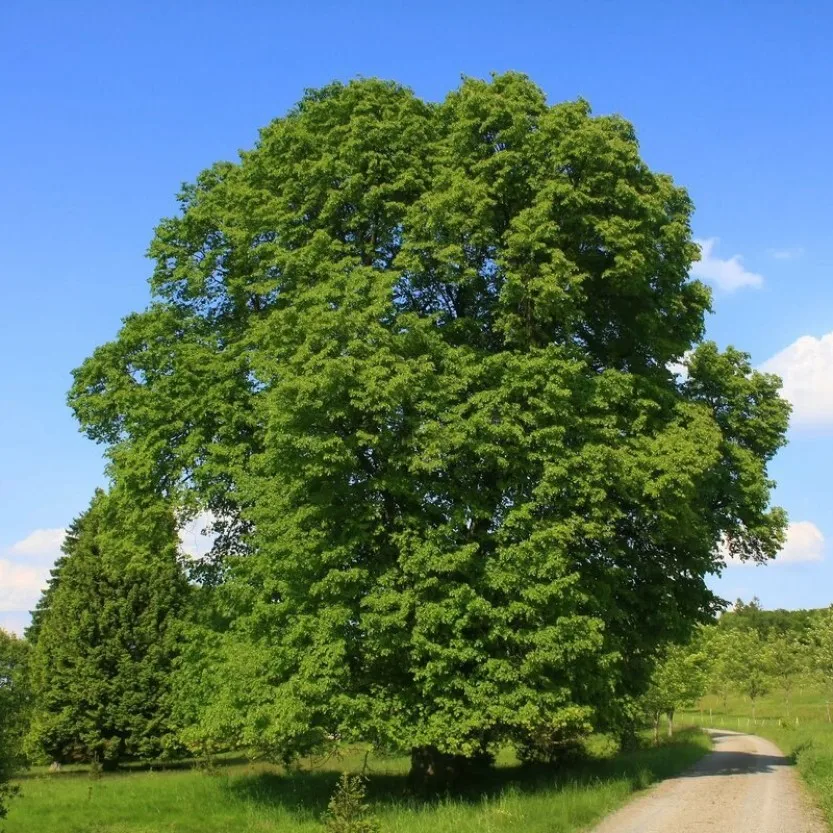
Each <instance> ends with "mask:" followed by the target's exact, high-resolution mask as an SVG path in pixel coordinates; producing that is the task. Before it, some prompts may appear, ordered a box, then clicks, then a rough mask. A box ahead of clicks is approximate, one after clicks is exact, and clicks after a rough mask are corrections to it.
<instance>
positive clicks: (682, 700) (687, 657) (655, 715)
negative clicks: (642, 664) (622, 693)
mask: <svg viewBox="0 0 833 833" xmlns="http://www.w3.org/2000/svg"><path fill="white" fill-rule="evenodd" d="M702 647H703V646H702V645H701V644H700V643H699V641H698V642H695V643H694V644H690V645H670V646H669V647H668V648H667V649H666V651H665V652H664V654H663V656H662V658H661V659H660V661H659V662H658V663H657V666H656V668H655V669H654V673H653V674H652V675H651V683H650V686H649V687H648V691H647V692H646V693H645V695H644V696H643V699H642V701H643V704H644V706H645V709H646V711H647V712H648V713H649V714H650V716H651V718H652V720H653V724H654V740H655V741H658V740H659V721H660V717H661V716H662V715H663V714H664V715H666V716H667V717H668V736H669V737H671V736H672V735H673V734H674V715H675V714H676V712H677V710H678V709H680V708H682V707H683V706H688V705H690V704H692V703H693V702H694V701H695V700H696V699H697V698H698V697H701V696H702V694H703V692H704V691H705V688H706V655H705V654H704V653H703V651H702Z"/></svg>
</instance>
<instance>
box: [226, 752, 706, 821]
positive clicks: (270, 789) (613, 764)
mask: <svg viewBox="0 0 833 833" xmlns="http://www.w3.org/2000/svg"><path fill="white" fill-rule="evenodd" d="M704 752H705V749H704V747H703V745H702V743H697V742H696V740H695V739H694V738H692V737H690V736H689V737H687V738H686V737H682V738H679V739H678V740H676V741H675V742H674V743H672V744H663V745H661V746H659V747H646V748H641V749H637V750H634V751H633V752H627V753H621V754H619V755H616V756H613V757H611V758H602V759H599V758H590V757H587V758H578V759H575V760H572V761H570V762H569V763H564V764H562V765H505V766H497V767H495V768H493V769H491V770H488V771H487V772H485V773H480V774H478V775H477V776H476V777H473V778H472V779H470V780H467V781H463V782H461V783H457V784H455V785H454V786H453V787H446V788H444V789H442V790H439V791H435V792H433V793H425V792H422V791H419V790H415V789H414V788H413V785H412V782H411V781H410V780H409V778H408V776H407V775H405V774H391V773H374V772H373V771H372V768H371V769H370V771H369V772H368V773H367V776H368V789H367V797H368V802H369V803H370V804H371V805H372V806H373V807H375V808H376V809H377V810H384V809H385V808H387V807H389V806H393V805H395V806H400V807H401V806H402V805H407V806H409V807H411V808H413V809H417V810H419V809H430V808H431V807H432V806H435V805H436V804H438V803H442V802H446V801H449V800H452V801H458V802H461V803H465V804H479V803H481V802H482V801H483V800H488V799H491V798H496V797H497V796H499V795H501V794H502V793H504V792H506V791H508V790H511V791H513V792H516V793H521V794H526V795H533V794H538V793H546V792H549V793H557V792H559V791H560V790H562V789H565V788H575V787H581V786H589V785H591V784H592V785H599V784H602V783H604V782H607V781H621V780H626V781H627V782H628V784H629V787H630V789H631V790H636V789H642V788H644V787H647V786H650V785H651V784H652V783H654V782H655V781H658V780H660V779H662V778H664V777H668V776H670V775H674V774H676V773H678V772H680V771H681V770H683V769H685V768H686V767H687V766H689V765H691V764H693V763H694V762H695V761H696V760H697V759H698V758H700V757H701V756H702V755H703V754H704ZM348 769H349V768H348ZM338 778H339V772H338V771H335V770H330V771H321V770H317V771H294V772H287V773H277V772H260V773H256V774H252V775H246V776H240V777H235V778H231V779H229V781H228V782H227V786H226V788H227V789H228V790H229V792H230V793H231V794H232V795H233V797H234V798H235V799H236V800H239V801H243V802H246V803H254V804H257V805H259V806H267V807H271V808H274V809H281V810H283V811H285V812H288V813H290V814H292V815H294V816H298V817H304V818H309V817H318V816H320V814H321V813H323V812H324V811H325V810H326V808H327V804H328V802H329V800H330V797H331V795H332V793H333V790H334V789H335V786H336V782H337V781H338Z"/></svg>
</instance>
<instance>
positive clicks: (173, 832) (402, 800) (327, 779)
mask: <svg viewBox="0 0 833 833" xmlns="http://www.w3.org/2000/svg"><path fill="white" fill-rule="evenodd" d="M593 740H594V743H593V744H592V746H593V749H592V753H591V757H590V758H589V759H587V760H583V761H581V762H576V763H574V765H573V766H571V767H570V768H569V769H566V770H558V771H553V770H552V769H551V768H546V769H530V768H529V767H519V766H517V765H515V763H514V762H513V761H512V760H511V759H507V758H505V757H501V759H500V760H499V761H498V764H497V766H496V767H495V769H494V770H493V771H492V772H490V773H488V774H487V775H486V776H485V777H484V778H483V779H478V781H477V782H476V783H474V784H472V785H471V786H470V790H469V791H468V792H465V793H462V794H458V793H451V794H448V795H446V796H444V797H443V798H442V800H439V801H438V800H436V798H420V797H417V796H412V795H411V796H409V795H408V793H407V789H406V787H407V783H408V778H407V769H408V763H409V762H408V758H407V757H406V756H402V757H398V758H391V757H387V756H385V757H379V756H376V755H372V754H371V755H370V756H369V757H368V756H367V754H366V751H365V750H364V749H359V750H355V751H348V750H342V754H341V755H339V756H338V757H336V758H334V759H331V760H328V761H325V762H322V761H321V760H319V759H315V760H306V761H301V762H300V765H301V766H300V768H292V769H290V770H284V769H282V768H280V767H277V766H271V765H268V764H253V765H252V764H235V765H232V766H226V765H223V766H221V767H220V768H218V770H217V771H216V772H215V774H213V775H211V776H206V775H205V774H203V773H201V772H198V771H193V770H191V771H181V770H178V771H168V772H165V771H154V772H136V773H132V772H131V773H128V772H127V771H125V772H124V773H119V774H113V775H106V776H104V777H103V778H101V779H99V780H95V781H91V780H90V779H89V778H87V777H83V775H79V774H78V773H71V772H64V773H60V774H57V775H52V776H46V777H37V778H32V779H28V780H27V781H26V782H25V784H24V790H25V800H23V801H19V802H15V803H14V805H13V808H12V811H11V814H10V818H9V822H10V826H11V830H12V831H13V833H55V831H61V833H92V831H95V833H159V831H160V830H165V831H167V833H229V831H235V833H323V831H324V829H325V828H324V824H323V821H324V818H325V815H326V811H327V804H328V799H329V797H330V796H331V795H332V793H333V790H334V788H335V786H336V783H337V781H338V777H339V772H345V771H346V772H349V773H359V772H365V771H366V772H367V773H368V774H369V776H370V779H369V784H368V798H367V803H368V804H369V805H370V811H371V813H372V814H373V815H374V816H376V817H377V818H378V820H379V822H380V827H381V830H382V831H383V833H393V831H397V833H483V831H492V832H493V833H499V832H501V833H502V832H503V831H505V833H510V832H511V833H514V832H515V831H518V830H523V831H524V833H573V832H574V831H579V830H586V829H587V828H588V827H589V826H591V825H592V824H593V823H594V822H596V821H597V820H599V819H600V818H601V817H602V816H604V815H605V814H606V813H608V812H610V811H612V810H614V809H616V808H617V807H618V806H619V805H620V804H622V803H623V802H624V801H626V800H627V799H628V798H629V797H630V796H631V795H632V794H633V793H634V791H635V790H638V789H642V788H644V787H646V786H648V785H649V784H651V783H652V782H654V781H655V780H657V779H660V778H665V777H668V776H671V775H674V774H676V773H678V772H680V771H681V770H683V769H684V768H685V767H686V766H689V765H690V764H691V763H693V762H694V761H695V760H696V759H697V758H698V757H700V756H701V755H702V754H703V753H704V752H705V751H706V749H707V748H708V741H707V739H706V737H705V736H704V735H701V734H692V733H688V734H685V735H682V736H680V737H678V738H675V740H674V742H673V743H664V744H663V745H661V746H658V747H652V748H641V749H639V750H637V751H634V752H630V753H627V754H614V749H613V748H611V746H610V745H609V744H601V743H596V742H595V741H596V739H595V738H594V739H593Z"/></svg>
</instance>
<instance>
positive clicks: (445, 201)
mask: <svg viewBox="0 0 833 833" xmlns="http://www.w3.org/2000/svg"><path fill="white" fill-rule="evenodd" d="M180 200H181V212H180V213H179V214H178V216H176V217H172V218H169V219H166V220H163V221H162V222H161V224H160V225H159V227H158V228H157V230H156V234H155V237H154V239H153V241H152V243H151V246H150V256H151V257H152V258H153V259H154V260H155V263H156V266H155V270H154V273H153V276H152V278H151V292H152V301H151V304H150V306H149V307H148V308H147V310H145V311H144V312H141V313H138V314H134V315H131V316H129V317H128V318H127V319H126V320H125V322H124V325H123V327H122V330H121V332H120V333H119V335H118V337H117V339H116V340H115V341H113V342H110V343H108V344H105V345H104V346H102V347H100V348H98V349H97V350H96V351H95V353H94V354H93V355H92V356H91V357H90V358H89V359H88V360H87V361H86V362H85V363H84V364H83V365H82V366H81V367H80V368H79V369H78V370H77V371H76V372H75V381H74V386H73V388H72V391H71V393H70V403H71V405H72V407H73V409H74V411H75V413H76V415H77V417H78V419H79V420H80V422H81V425H82V426H83V428H84V430H85V431H86V432H87V433H88V435H89V436H90V437H92V438H93V439H95V440H98V441H99V442H103V443H104V444H106V446H107V453H108V455H109V459H110V461H111V463H110V471H111V474H112V476H113V478H114V480H115V482H116V483H117V484H119V486H120V488H123V489H125V490H127V491H128V492H131V493H135V494H156V495H161V496H163V497H164V498H165V499H166V500H168V501H171V502H173V503H174V504H175V505H177V506H179V507H183V511H193V512H196V511H198V510H208V511H211V512H213V513H214V516H215V518H216V519H217V523H218V529H219V530H220V533H221V534H220V535H219V537H218V540H217V544H216V545H215V552H214V556H213V558H212V559H211V560H210V562H209V564H208V565H207V567H211V568H213V569H211V570H206V571H204V573H203V576H204V577H205V578H210V579H211V582H212V583H214V584H216V585H218V587H217V591H216V593H215V594H213V598H214V600H215V604H216V615H215V616H213V617H211V618H210V619H209V621H208V622H207V623H206V624H205V625H204V626H202V627H203V633H202V634H201V635H200V636H199V637H196V638H195V639H194V640H193V642H192V644H191V646H190V647H189V648H188V650H189V651H191V652H192V655H191V660H192V661H193V664H192V666H191V667H192V668H199V669H202V670H201V671H200V672H199V673H197V672H194V674H193V675H192V676H191V677H190V678H189V680H188V681H187V685H186V688H188V690H190V691H192V692H194V696H195V697H196V698H197V699H198V700H199V701H200V706H199V708H198V709H196V710H195V712H194V714H195V715H196V718H195V719H196V720H197V721H198V723H199V725H200V727H201V729H200V730H201V731H203V732H204V733H205V735H206V736H208V737H223V736H226V737H234V738H235V739H238V740H239V739H241V738H242V739H243V740H244V741H247V742H249V743H251V744H252V745H255V746H257V747H259V748H261V749H265V750H267V751H271V752H272V753H274V754H276V755H281V756H291V755H292V754H295V753H296V752H298V751H300V750H302V749H304V748H309V747H311V746H314V745H316V744H317V743H320V742H321V741H322V739H323V738H325V737H329V736H333V735H335V736H339V737H362V738H364V739H369V740H372V741H374V742H377V743H379V744H383V745H389V746H396V747H398V748H403V747H405V748H407V747H411V748H416V749H435V750H438V751H440V752H442V753H446V754H457V755H466V756H472V755H475V754H478V753H480V752H482V751H483V750H484V748H487V747H488V746H489V745H490V744H492V743H493V742H496V741H498V740H500V739H505V738H507V737H509V738H513V737H527V736H529V735H530V733H536V732H541V731H542V730H543V731H544V732H555V733H559V732H563V731H567V730H571V731H581V730H582V729H583V727H586V726H588V725H590V724H594V725H599V724H600V723H603V722H604V721H612V720H614V719H615V716H616V712H617V704H620V703H622V702H624V700H625V699H626V698H627V697H628V696H629V695H631V694H636V693H638V692H639V691H641V690H642V689H643V687H644V686H645V684H646V682H647V678H648V676H649V674H650V670H651V664H652V659H653V656H654V654H655V652H656V650H657V649H658V647H659V646H661V644H662V643H664V642H665V641H667V640H670V639H684V638H685V637H686V635H687V634H688V632H689V631H690V629H691V627H692V625H693V624H694V623H695V622H697V621H700V620H704V619H706V618H708V617H709V616H710V615H711V614H712V613H713V612H714V611H715V609H716V608H717V606H718V600H717V599H716V598H715V597H714V596H713V594H712V593H711V592H710V591H709V590H708V588H707V586H706V584H705V580H704V579H705V577H706V575H707V574H709V573H711V572H715V571H719V570H720V568H721V563H722V562H721V556H720V554H719V553H720V545H721V543H723V544H725V545H726V546H728V548H729V550H730V552H731V553H732V554H734V555H737V556H739V557H742V558H753V559H757V560H764V559H766V558H768V557H771V556H773V555H774V554H775V553H776V552H777V551H778V549H779V547H780V545H781V543H782V541H783V534H784V527H785V516H784V513H783V512H782V511H781V510H779V509H773V508H771V507H770V505H769V498H770V489H771V486H772V483H771V481H770V480H769V479H768V475H767V463H768V461H769V460H770V459H771V457H772V456H773V454H774V453H775V452H776V450H777V449H778V448H779V447H780V446H781V445H782V444H783V442H784V436H785V431H786V426H787V420H788V406H787V404H786V403H785V402H784V401H783V400H782V399H781V398H780V397H779V395H778V390H779V381H778V380H777V379H776V378H775V377H773V376H770V375H766V374H761V373H759V372H757V371H754V370H753V369H752V367H751V366H750V362H749V358H748V356H747V355H746V354H744V353H742V352H740V351H738V350H735V349H728V350H726V351H724V352H721V351H719V350H718V349H717V347H716V346H715V345H714V344H711V343H701V340H702V338H703V333H704V316H705V314H706V313H707V312H708V311H709V308H710V296H709V292H708V290H707V289H706V287H705V286H704V285H702V284H701V283H700V282H698V281H696V280H692V279H691V278H690V277H689V269H690V267H691V264H692V262H693V261H694V260H695V259H696V258H697V256H698V249H697V246H696V245H695V244H694V242H693V241H692V237H691V230H690V215H691V211H692V205H691V202H690V200H689V197H688V195H687V194H686V192H685V191H684V190H683V189H682V188H680V187H678V186H677V185H675V184H674V182H673V181H672V179H671V178H670V177H669V176H666V175H663V174H658V173H655V172H653V171H651V170H650V169H649V168H648V166H647V165H646V164H645V163H644V161H643V160H642V159H641V158H640V155H639V148H638V143H637V140H636V136H635V133H634V129H633V127H632V126H631V125H630V124H629V123H628V122H627V121H625V120H624V119H622V118H619V117H616V116H603V117H597V116H594V115H593V114H592V113H591V110H590V107H589V105H588V104H587V103H586V102H584V101H581V100H579V101H574V102H567V103H562V104H556V105H554V106H550V105H548V103H547V101H546V99H545V96H544V94H543V92H542V91H541V90H540V89H539V88H538V87H536V86H535V85H534V84H533V83H532V82H531V81H530V80H529V79H528V78H526V77H525V76H523V75H519V74H515V73H509V74H506V75H499V76H495V77H493V78H492V79H491V81H479V80H474V79H466V80H464V81H463V83H462V85H461V86H460V88H459V89H457V90H455V91H453V92H451V93H450V94H449V95H448V96H447V98H446V99H445V100H444V101H443V102H441V103H439V104H433V103H426V102H423V101H421V100H420V99H418V98H417V97H416V96H415V95H414V94H413V93H412V92H411V91H410V90H408V89H406V88H404V87H402V86H400V85H398V84H395V83H389V82H384V81H380V80H374V79H369V80H360V81H353V82H351V83H349V84H333V85H330V86H328V87H325V88H323V89H320V90H311V91H308V92H307V93H306V94H305V95H304V97H303V99H302V100H301V101H300V103H299V104H298V105H297V106H296V107H295V108H294V109H293V110H292V111H291V112H290V113H288V114H287V115H286V116H285V117H283V118H279V119H276V120H275V121H274V122H272V123H271V124H270V125H269V126H268V127H266V128H265V129H264V130H262V131H261V134H260V138H259V140H258V142H257V144H256V146H255V147H254V148H253V149H252V150H250V151H246V152H244V153H242V154H241V156H240V159H239V161H237V162H222V163H218V164H216V165H214V166H213V167H212V168H210V169H208V170H206V171H204V172H203V173H202V174H200V176H199V177H198V178H197V180H196V182H195V183H193V184H191V185H188V186H185V187H184V189H183V191H182V193H181V197H180ZM684 356H688V358H687V364H688V374H687V376H686V378H684V379H683V378H681V377H678V376H676V375H675V374H674V373H673V372H672V371H671V370H669V364H670V363H672V362H678V361H680V360H682V358H683V357H684ZM209 672H212V673H209ZM206 680H210V681H211V682H210V683H208V682H206ZM197 692H199V696H198V695H197Z"/></svg>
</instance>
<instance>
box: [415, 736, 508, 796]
mask: <svg viewBox="0 0 833 833" xmlns="http://www.w3.org/2000/svg"><path fill="white" fill-rule="evenodd" d="M492 763H493V759H492V756H491V755H489V754H488V753H486V752H483V753H482V754H479V755H476V756H474V757H471V758H469V757H466V756H465V755H450V754H449V753H447V752H441V751H440V750H439V749H437V747H436V746H415V747H414V748H413V749H412V750H411V772H410V776H409V777H410V779H411V782H412V783H413V784H414V785H415V786H417V787H420V788H428V789H434V788H441V787H445V786H448V785H450V784H457V783H460V782H461V781H462V780H464V779H465V778H467V777H471V776H473V775H476V774H478V773H482V772H483V771H484V770H486V769H488V768H489V767H490V766H491V765H492Z"/></svg>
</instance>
